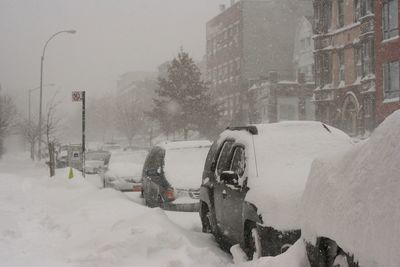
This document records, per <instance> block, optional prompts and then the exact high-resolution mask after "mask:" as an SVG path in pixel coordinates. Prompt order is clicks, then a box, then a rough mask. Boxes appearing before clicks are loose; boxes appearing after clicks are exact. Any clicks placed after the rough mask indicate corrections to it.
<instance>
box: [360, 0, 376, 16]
mask: <svg viewBox="0 0 400 267" xmlns="http://www.w3.org/2000/svg"><path fill="white" fill-rule="evenodd" d="M360 1H361V17H364V16H367V15H369V14H373V13H374V1H375V0H360Z"/></svg>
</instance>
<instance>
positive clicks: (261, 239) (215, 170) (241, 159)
mask: <svg viewBox="0 0 400 267" xmlns="http://www.w3.org/2000/svg"><path fill="white" fill-rule="evenodd" d="M350 145H351V140H350V138H349V136H347V135H346V134H345V133H344V132H342V131H340V130H338V129H335V128H332V127H330V126H326V125H324V124H322V123H319V122H304V121H302V122H280V123H271V124H260V125H253V126H246V127H231V128H228V129H227V130H225V131H224V132H223V133H222V134H221V135H220V136H219V137H218V139H217V140H216V141H215V142H214V143H213V145H212V146H211V148H210V151H209V153H208V155H207V159H206V162H205V166H204V172H203V177H202V185H201V187H200V211H199V213H200V218H201V222H202V226H203V232H209V233H212V234H213V235H214V236H215V238H216V240H217V242H218V243H220V245H221V246H224V247H227V248H229V247H230V246H232V245H235V244H240V246H241V248H242V249H243V251H244V252H245V253H246V254H247V257H248V259H254V258H258V257H260V256H275V255H277V254H280V253H281V252H283V251H285V250H286V249H287V248H288V247H290V245H291V244H293V243H294V242H295V241H296V240H297V239H299V238H300V234H301V233H300V226H301V225H300V214H301V212H300V203H301V201H300V200H301V195H302V192H303V189H304V186H305V183H306V180H307V176H308V174H309V170H310V167H311V163H312V161H313V159H314V158H315V157H317V156H318V155H321V154H323V153H324V152H326V151H333V150H337V149H341V148H343V147H348V146H350Z"/></svg>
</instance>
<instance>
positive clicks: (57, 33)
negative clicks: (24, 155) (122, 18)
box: [38, 30, 76, 159]
mask: <svg viewBox="0 0 400 267" xmlns="http://www.w3.org/2000/svg"><path fill="white" fill-rule="evenodd" d="M61 33H70V34H75V33H76V31H75V30H67V31H59V32H56V33H55V34H53V35H52V36H50V38H49V39H48V40H47V42H46V43H45V44H44V47H43V53H42V57H41V61H40V87H39V88H40V102H39V129H38V131H39V149H38V158H39V159H41V152H42V149H41V147H42V98H43V62H44V53H45V52H46V47H47V45H48V43H49V42H50V41H51V40H52V39H53V38H54V37H55V36H57V35H59V34H61Z"/></svg>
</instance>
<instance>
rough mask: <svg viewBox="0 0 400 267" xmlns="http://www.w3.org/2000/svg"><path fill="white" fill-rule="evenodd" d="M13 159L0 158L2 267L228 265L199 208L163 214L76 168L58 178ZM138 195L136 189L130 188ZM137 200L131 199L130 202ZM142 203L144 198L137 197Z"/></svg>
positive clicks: (33, 165) (32, 165)
mask: <svg viewBox="0 0 400 267" xmlns="http://www.w3.org/2000/svg"><path fill="white" fill-rule="evenodd" d="M46 171H47V170H46V168H44V166H40V165H38V164H35V163H30V162H29V161H28V160H24V159H22V158H18V157H13V158H6V159H4V160H2V161H1V163H0V172H1V174H0V177H1V182H2V185H1V187H0V191H1V192H0V198H1V200H0V203H1V204H0V205H1V206H0V217H1V222H0V230H1V232H0V259H1V264H0V265H1V266H7V267H8V266H10V267H11V266H131V265H132V264H133V265H135V266H226V265H227V264H229V263H231V262H232V260H231V257H230V256H229V255H228V254H226V253H225V252H223V251H221V250H220V249H219V248H218V247H217V245H216V244H215V242H214V240H213V238H212V236H211V235H209V234H203V233H201V228H200V220H199V218H198V214H197V213H182V214H180V213H171V212H170V213H165V212H164V211H162V210H161V209H158V208H157V209H150V208H147V207H145V206H143V205H141V204H140V198H139V197H138V195H137V194H136V195H131V196H130V195H124V194H123V193H120V192H118V191H115V190H113V189H104V190H103V189H99V188H97V187H96V185H94V183H95V179H96V178H95V177H94V176H92V177H89V178H88V179H87V180H83V179H82V178H81V177H80V175H79V174H78V173H75V178H74V179H71V180H69V179H67V170H65V169H64V170H61V171H59V172H58V173H57V175H56V177H55V178H54V179H50V178H48V177H47V175H46V174H47V173H46ZM132 194H134V193H132ZM131 200H134V201H131ZM138 202H139V203H138Z"/></svg>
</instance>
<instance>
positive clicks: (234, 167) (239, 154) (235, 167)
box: [230, 147, 246, 178]
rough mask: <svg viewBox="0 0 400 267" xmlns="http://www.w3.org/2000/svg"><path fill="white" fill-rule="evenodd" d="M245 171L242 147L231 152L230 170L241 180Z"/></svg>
mask: <svg viewBox="0 0 400 267" xmlns="http://www.w3.org/2000/svg"><path fill="white" fill-rule="evenodd" d="M245 169H246V159H245V154H244V148H243V147H236V148H235V151H234V152H233V157H232V161H231V167H230V170H231V171H233V172H235V173H236V174H237V175H238V176H239V178H242V177H243V175H244V171H245Z"/></svg>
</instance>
